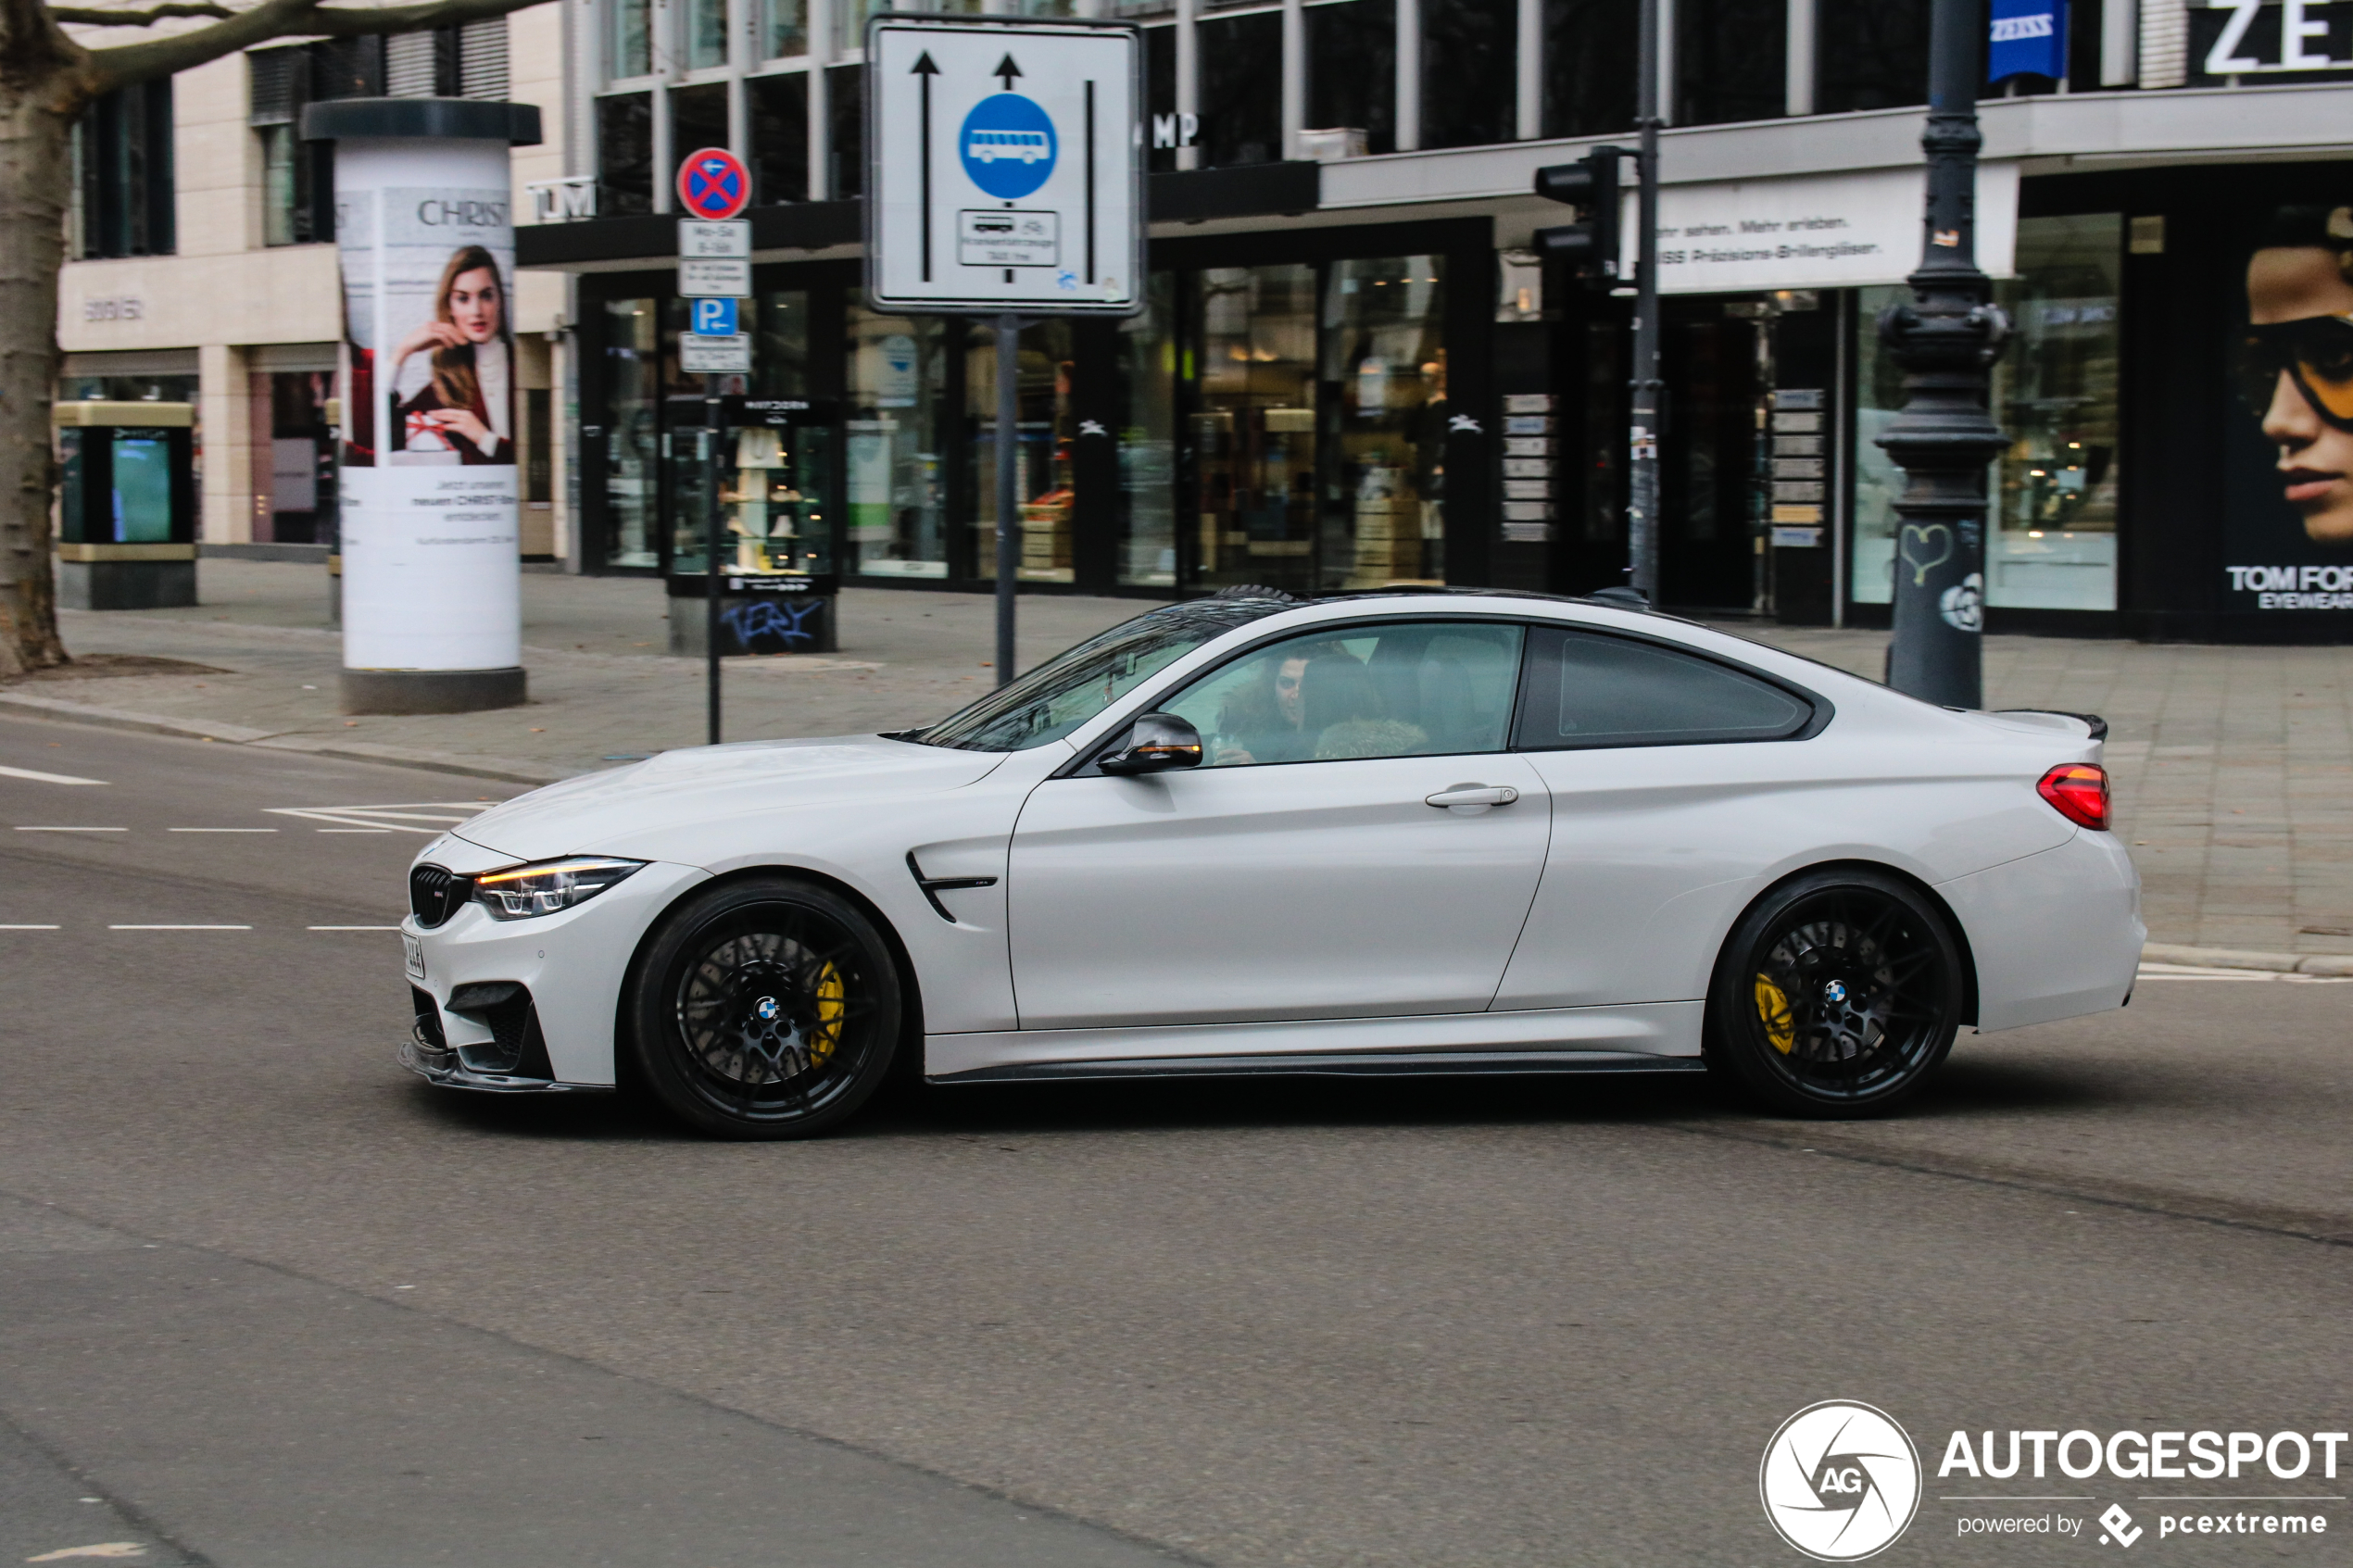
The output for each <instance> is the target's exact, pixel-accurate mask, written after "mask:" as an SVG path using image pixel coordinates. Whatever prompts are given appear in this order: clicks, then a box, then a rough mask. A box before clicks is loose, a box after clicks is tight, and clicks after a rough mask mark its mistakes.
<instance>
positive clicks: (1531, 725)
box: [1494, 626, 1868, 1010]
mask: <svg viewBox="0 0 2353 1568" xmlns="http://www.w3.org/2000/svg"><path fill="white" fill-rule="evenodd" d="M1522 678H1523V680H1524V682H1525V683H1526V686H1525V691H1524V694H1523V696H1522V698H1521V702H1520V715H1519V721H1518V725H1517V730H1516V735H1515V744H1516V746H1518V748H1519V751H1520V754H1521V756H1523V757H1524V758H1525V759H1527V760H1528V762H1529V765H1530V766H1531V767H1533V768H1534V769H1535V770H1536V771H1537V772H1538V774H1539V775H1541V777H1542V778H1543V780H1544V782H1545V790H1546V794H1547V796H1548V797H1549V800H1550V805H1551V809H1552V815H1553V832H1552V841H1551V846H1550V848H1549V852H1548V854H1547V857H1546V862H1545V869H1544V877H1543V882H1542V884H1541V886H1540V887H1539V889H1538V891H1537V896H1536V903H1535V908H1534V909H1533V910H1532V911H1531V913H1530V914H1529V921H1528V929H1527V934H1526V935H1524V936H1523V937H1522V938H1521V940H1520V944H1519V947H1518V950H1517V951H1516V952H1515V953H1514V955H1513V957H1512V961H1511V966H1510V969H1509V970H1508V971H1507V972H1506V973H1505V974H1504V983H1503V985H1502V986H1501V988H1500V989H1499V990H1498V992H1497V995H1496V997H1495V1004H1494V1005H1495V1006H1496V1008H1498V1009H1499V1010H1501V1009H1520V1008H1569V1007H1592V1006H1604V1005H1612V1004H1622V1003H1643V1002H1665V1001H1691V1000H1696V999H1698V998H1700V997H1703V996H1705V992H1706V986H1707V980H1708V975H1709V973H1710V972H1711V970H1712V968H1713V965H1714V963H1715V959H1716V949H1717V945H1718V942H1719V941H1720V940H1721V938H1722V935H1723V932H1724V929H1725V927H1726V925H1727V924H1728V923H1729V922H1730V920H1731V919H1732V918H1733V916H1734V915H1735V914H1736V913H1737V912H1738V910H1739V909H1740V908H1741V907H1742V906H1743V904H1745V903H1746V902H1747V901H1748V899H1749V897H1751V896H1752V895H1753V894H1754V893H1755V888H1756V878H1757V877H1758V875H1759V874H1760V872H1762V871H1763V870H1764V869H1765V868H1767V867H1768V866H1771V865H1773V864H1775V863H1776V862H1778V861H1779V860H1780V859H1784V858H1786V857H1787V856H1788V855H1789V854H1790V853H1791V852H1792V851H1793V850H1794V849H1796V848H1797V847H1802V846H1805V845H1809V844H1815V843H1819V842H1822V841H1823V836H1824V831H1823V824H1824V822H1825V821H1826V820H1828V821H1830V822H1836V821H1838V820H1839V814H1840V812H1841V810H1842V807H1841V806H1840V804H1839V803H1838V802H1837V801H1836V800H1835V799H1826V798H1825V797H1824V795H1823V792H1822V787H1821V786H1822V784H1823V782H1824V781H1825V780H1826V779H1829V778H1834V777H1835V776H1836V775H1837V774H1838V773H1839V772H1840V771H1842V769H1841V767H1840V765H1839V759H1836V758H1834V757H1832V756H1831V755H1829V754H1826V753H1825V752H1824V749H1823V748H1824V747H1825V746H1829V745H1830V744H1831V743H1830V742H1829V741H1828V740H1827V739H1812V738H1810V737H1815V736H1817V735H1818V734H1819V732H1820V731H1821V729H1822V726H1823V725H1824V724H1825V723H1826V722H1827V721H1828V720H1829V719H1830V717H1831V710H1830V707H1829V704H1828V703H1827V702H1826V701H1824V700H1823V699H1822V698H1820V697H1819V696H1816V695H1815V694H1812V693H1808V692H1803V691H1799V690H1797V689H1796V688H1794V687H1792V686H1789V685H1787V684H1783V683H1781V682H1780V681H1778V680H1774V679H1769V678H1768V677H1766V676H1764V675H1762V674H1761V673H1759V672H1757V671H1752V670H1746V669H1743V668H1740V667H1737V666H1735V665H1732V664H1730V663H1729V662H1726V661H1723V660H1719V659H1713V658H1710V657H1707V656H1705V655H1704V654H1701V653H1699V652H1697V651H1694V650H1692V649H1689V648H1683V647H1679V646H1674V645H1672V644H1669V643H1667V642H1665V641H1663V640H1660V639H1656V638H1645V637H1639V636H1631V635H1621V634H1613V633H1604V632H1600V631H1595V630H1585V629H1579V628H1571V627H1558V626H1556V627H1544V628H1538V629H1535V630H1533V631H1531V632H1530V633H1529V648H1528V659H1527V663H1526V668H1525V671H1524V672H1523V676H1522ZM1846 760H1847V764H1848V765H1849V766H1853V767H1859V766H1860V762H1861V759H1846ZM1856 783H1857V784H1863V785H1865V787H1868V781H1867V780H1864V779H1862V778H1861V777H1860V776H1859V775H1858V777H1857V779H1856ZM1846 809H1849V810H1850V811H1851V812H1852V813H1853V815H1854V816H1855V817H1856V820H1858V821H1859V820H1862V819H1863V818H1864V817H1865V816H1866V813H1865V812H1863V810H1862V809H1861V808H1860V806H1859V804H1858V805H1857V806H1855V807H1852V808H1846Z"/></svg>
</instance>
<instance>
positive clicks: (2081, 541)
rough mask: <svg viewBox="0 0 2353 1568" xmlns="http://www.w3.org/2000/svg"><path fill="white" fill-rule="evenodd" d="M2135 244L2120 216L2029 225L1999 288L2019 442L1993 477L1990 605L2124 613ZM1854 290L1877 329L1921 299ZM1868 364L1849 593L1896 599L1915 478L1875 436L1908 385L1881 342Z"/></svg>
mask: <svg viewBox="0 0 2353 1568" xmlns="http://www.w3.org/2000/svg"><path fill="white" fill-rule="evenodd" d="M2123 241H2124V219H2123V215H2122V214H2120V213H2112V212H2106V213H2088V214H2082V215H2079V216H2074V217H2066V218H2025V219H2020V220H2019V226H2018V276H2016V277H2015V278H2007V279H2004V280H2003V281H2001V282H1998V283H1997V284H1995V285H1994V300H1995V302H1996V303H1997V304H1999V305H2000V306H2001V307H2002V308H2003V309H2004V310H2005V311H2007V312H2008V313H2009V318H2010V321H2011V324H2012V329H2013V334H2014V335H2013V336H2012V338H2011V340H2010V344H2009V347H2008V349H2007V352H2006V353H2005V354H2004V355H2003V357H2002V358H2001V359H2000V360H1999V361H1998V362H1997V363H1996V364H1995V366H1994V420H1996V422H1998V423H1999V424H2000V425H2001V427H2002V430H2003V432H2004V433H2005V434H2007V436H2008V437H2009V438H2010V447H2009V450H2008V451H2007V452H2005V453H2004V454H2003V455H2002V456H2001V458H1998V459H1996V461H1995V463H1994V471H1993V473H1992V474H1991V475H1990V487H1991V491H1992V494H1993V496H1994V507H1993V511H1992V518H1991V521H1992V524H1993V526H1992V528H1991V529H1990V530H1989V532H1988V533H1987V535H1986V550H1985V602H1986V603H1987V604H1988V605H1990V606H1993V607H1994V608H2010V609H2079V610H2102V609H2114V608H2116V604H2117V597H2116V568H2117V553H2116V544H2117V521H2118V510H2119V508H2118V480H2119V464H2118V461H2117V455H2118V450H2119V446H2120V431H2121V425H2122V417H2121V407H2120V380H2121V378H2120V372H2119V361H2120V355H2121V350H2122V341H2123V321H2122V308H2121V302H2120V295H2121V294H2122V272H2123V260H2124V258H2123ZM1856 292H1857V315H1858V318H1859V320H1861V321H1863V322H1864V323H1865V324H1866V325H1867V326H1868V324H1869V322H1871V321H1872V320H1875V319H1876V318H1877V316H1878V313H1879V312H1880V311H1881V309H1884V308H1885V307H1887V306H1889V305H1891V304H1894V303H1896V302H1898V301H1900V300H1904V299H1908V298H1909V297H1910V293H1909V291H1908V290H1906V289H1903V288H1896V287H1888V288H1875V289H1862V290H1858V291H1856ZM1858 358H1859V364H1858V366H1857V370H1858V372H1859V373H1858V375H1857V378H1856V411H1855V458H1854V462H1855V470H1856V476H1855V494H1854V503H1853V505H1854V517H1855V528H1854V552H1853V562H1854V565H1853V571H1852V575H1851V590H1850V592H1851V596H1852V597H1853V599H1854V600H1855V602H1856V603H1857V604H1886V603H1888V602H1889V601H1890V600H1891V599H1892V598H1893V596H1894V558H1895V526H1896V524H1895V500H1896V497H1897V495H1899V494H1900V493H1901V492H1902V490H1903V485H1904V473H1903V470H1901V469H1899V468H1897V467H1896V466H1895V464H1894V461H1893V460H1892V459H1891V458H1889V457H1888V456H1887V454H1886V452H1885V451H1883V450H1881V447H1880V446H1879V445H1877V438H1878V437H1879V436H1880V435H1881V434H1882V433H1885V431H1886V429H1887V427H1888V425H1889V424H1890V423H1892V422H1893V421H1894V418H1895V415H1896V412H1897V410H1899V409H1900V408H1902V407H1903V401H1904V393H1903V382H1902V377H1901V374H1900V373H1899V372H1898V371H1897V370H1896V368H1895V365H1894V361H1893V360H1891V359H1890V358H1888V357H1887V355H1886V354H1885V353H1884V352H1883V351H1881V350H1880V349H1879V347H1878V345H1877V344H1876V343H1866V344H1865V345H1864V352H1863V353H1862V354H1861V355H1860V356H1859V357H1858Z"/></svg>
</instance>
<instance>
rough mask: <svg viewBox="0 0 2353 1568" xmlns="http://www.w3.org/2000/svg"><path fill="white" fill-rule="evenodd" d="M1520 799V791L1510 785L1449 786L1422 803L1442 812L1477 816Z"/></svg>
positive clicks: (1425, 797)
mask: <svg viewBox="0 0 2353 1568" xmlns="http://www.w3.org/2000/svg"><path fill="white" fill-rule="evenodd" d="M1518 798H1519V791H1517V790H1516V789H1514V788H1513V787H1512V786H1511V785H1509V784H1449V785H1447V786H1446V787H1445V788H1444V789H1441V790H1440V791H1439V792H1438V793H1437V794H1436V795H1426V796H1424V797H1422V801H1423V804H1425V805H1428V806H1435V807H1438V808H1439V809H1441V810H1447V811H1458V812H1461V813H1462V814H1464V815H1465V816H1476V815H1477V814H1478V813H1479V812H1481V811H1484V810H1486V809H1488V808H1489V807H1490V806H1509V805H1510V804H1511V803H1512V802H1513V801H1515V800H1517V799H1518Z"/></svg>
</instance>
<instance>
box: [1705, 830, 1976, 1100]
mask: <svg viewBox="0 0 2353 1568" xmlns="http://www.w3.org/2000/svg"><path fill="white" fill-rule="evenodd" d="M1965 984H1966V982H1965V976H1964V973H1963V969H1962V962H1961V951H1960V944H1959V943H1958V942H1957V941H1956V940H1955V938H1954V935H1953V931H1952V927H1951V925H1950V923H1949V922H1947V921H1946V920H1945V918H1944V915H1943V913H1942V912H1941V911H1939V910H1938V909H1936V908H1935V907H1934V906H1933V905H1931V903H1930V902H1929V900H1928V899H1927V898H1925V897H1922V896H1921V895H1920V894H1919V892H1918V891H1917V890H1915V889H1914V888H1912V887H1911V886H1909V885H1908V884H1905V883H1903V882H1901V881H1899V880H1897V879H1896V878H1894V877H1892V876H1888V875H1885V874H1883V873H1881V872H1872V871H1869V870H1866V869H1863V868H1860V867H1856V868H1852V869H1841V870H1835V871H1823V872H1807V873H1806V874H1804V875H1801V876H1797V877H1794V878H1792V879H1791V880H1790V881H1788V882H1786V883H1783V884H1781V885H1780V886H1779V887H1776V888H1774V889H1773V890H1772V891H1771V892H1769V893H1768V894H1767V895H1766V896H1765V897H1762V898H1760V899H1758V900H1757V901H1756V903H1755V905H1753V906H1752V907H1751V908H1750V909H1749V910H1748V912H1747V913H1746V914H1745V915H1743V916H1742V917H1741V921H1740V923H1739V924H1738V925H1736V926H1734V927H1733V928H1732V934H1731V935H1730V937H1728V938H1726V940H1725V943H1724V950H1723V953H1722V955H1721V956H1720V957H1719V958H1718V960H1717V964H1716V978H1715V982H1714V984H1713V985H1711V986H1710V987H1709V991H1708V998H1707V1025H1706V1054H1707V1059H1708V1063H1709V1065H1710V1066H1711V1067H1713V1068H1717V1069H1719V1070H1722V1071H1725V1072H1728V1073H1730V1076H1731V1077H1732V1078H1733V1079H1734V1080H1736V1081H1737V1082H1738V1083H1739V1084H1740V1085H1741V1086H1742V1087H1743V1088H1744V1089H1746V1090H1747V1091H1748V1093H1749V1094H1750V1095H1751V1096H1752V1097H1753V1098H1755V1099H1757V1100H1759V1101H1761V1102H1763V1104H1764V1105H1765V1106H1766V1107H1767V1108H1768V1109H1769V1110H1776V1111H1779V1112H1781V1113H1783V1114H1786V1115H1793V1116H1806V1117H1818V1118H1840V1117H1861V1116H1877V1115H1883V1114H1885V1113H1886V1112H1888V1111H1890V1110H1894V1109H1895V1107H1897V1106H1898V1105H1901V1104H1902V1103H1903V1102H1904V1101H1906V1100H1907V1099H1909V1098H1911V1097H1912V1096H1913V1095H1915V1094H1917V1093H1919V1088H1920V1085H1922V1084H1923V1083H1925V1082H1926V1081H1927V1080H1928V1078H1929V1076H1930V1074H1931V1073H1934V1072H1935V1071H1936V1069H1937V1067H1938V1065H1939V1064H1941V1063H1942V1062H1943V1061H1944V1056H1945V1053H1946V1052H1948V1051H1950V1050H1951V1049H1952V1048H1953V1036H1954V1035H1955V1034H1957V1032H1958V1031H1959V1028H1960V1014H1961V999H1962V996H1963V994H1964V990H1965Z"/></svg>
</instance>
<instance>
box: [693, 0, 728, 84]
mask: <svg viewBox="0 0 2353 1568" xmlns="http://www.w3.org/2000/svg"><path fill="white" fill-rule="evenodd" d="M726 63H727V0H686V69H688V70H709V69H711V68H712V67H713V66H724V65H725V64H726Z"/></svg>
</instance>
